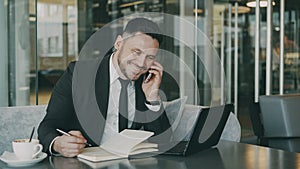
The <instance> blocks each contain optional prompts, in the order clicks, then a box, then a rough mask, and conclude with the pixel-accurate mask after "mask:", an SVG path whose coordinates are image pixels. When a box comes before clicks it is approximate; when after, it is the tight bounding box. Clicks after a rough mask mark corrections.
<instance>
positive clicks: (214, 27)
mask: <svg viewBox="0 0 300 169" xmlns="http://www.w3.org/2000/svg"><path fill="white" fill-rule="evenodd" d="M247 2H248V1H246V0H242V1H237V2H235V1H229V0H214V1H212V0H195V1H185V0H178V1H174V0H150V1H135V0H122V1H111V0H91V1H84V0H81V1H77V0H64V1H60V0H9V1H8V0H0V23H1V24H0V38H1V39H4V41H1V42H0V50H1V51H3V52H2V53H1V54H0V55H1V57H0V60H1V62H0V69H1V71H0V79H1V81H2V82H3V83H0V94H1V95H0V104H1V106H16V105H29V104H32V105H34V104H47V102H48V100H49V97H50V94H51V90H52V88H53V86H54V85H55V83H56V82H57V80H58V79H59V77H60V76H61V75H62V73H63V72H64V70H65V68H66V66H67V65H68V64H69V62H71V61H73V60H76V59H78V56H79V53H80V52H81V49H82V48H83V46H84V45H85V43H86V41H87V40H88V39H89V38H90V37H91V35H92V34H93V33H95V32H96V31H97V30H99V29H103V28H104V25H106V24H108V23H110V22H111V21H114V20H116V19H118V18H122V17H124V16H129V15H132V14H137V13H143V12H159V13H165V14H168V15H160V16H157V17H152V19H153V20H154V21H156V22H157V23H158V24H159V25H168V27H163V26H162V29H163V31H164V32H168V33H170V34H171V35H172V36H173V37H166V38H165V40H164V43H163V44H162V49H164V50H165V51H168V52H170V53H172V54H174V56H176V57H178V59H179V60H180V61H182V62H176V63H175V62H174V63H172V64H170V63H167V64H165V65H164V66H165V67H166V69H172V71H173V72H175V73H174V76H176V78H178V79H180V82H179V84H180V86H184V87H183V89H184V90H182V91H177V90H175V89H174V88H172V85H169V84H168V85H166V86H163V87H165V88H167V89H168V92H167V95H168V98H169V99H170V100H171V99H174V98H176V97H179V96H183V95H187V96H188V97H189V98H188V103H190V104H199V105H213V104H222V103H234V104H235V107H236V109H235V113H236V114H237V116H238V118H239V120H240V123H241V125H242V128H243V136H248V135H251V134H252V131H251V130H252V129H251V122H250V118H249V113H251V112H250V111H249V107H250V105H251V104H252V103H253V102H254V93H255V87H254V79H255V45H256V44H257V42H256V41H255V35H256V33H257V32H256V29H255V28H256V20H255V19H256V15H255V8H254V7H249V6H246V3H247ZM299 8H300V5H299V2H298V1H297V0H291V1H286V2H285V12H284V39H283V41H284V85H283V87H284V90H283V91H284V93H299V89H300V78H299V75H300V74H299V73H300V71H299V40H300V35H299V29H300V26H299V25H300V15H299V11H300V9H299ZM170 15H171V16H174V17H171V18H170V17H169V16H170ZM162 16H163V17H162ZM271 18H272V29H271V30H272V40H271V48H272V49H271V59H269V60H267V53H268V52H267V46H268V45H267V42H268V37H267V30H268V26H267V22H268V17H267V8H265V7H261V8H260V15H259V23H260V27H259V33H260V36H259V68H258V70H257V72H258V73H257V74H258V76H259V89H258V90H259V95H265V94H266V87H267V86H266V73H267V68H266V65H267V63H268V62H269V63H271V65H272V66H271V85H270V88H271V94H278V93H279V91H280V90H279V89H280V85H279V84H280V83H279V79H280V71H279V70H280V69H279V68H280V64H279V60H280V59H279V56H280V51H281V49H280V36H279V32H280V30H281V29H282V28H281V27H280V19H281V18H280V1H279V0H275V1H274V5H273V11H272V17H271ZM189 25H191V26H189ZM122 27H123V23H122V24H120V25H119V28H120V29H122ZM177 36H178V37H180V38H179V39H176V38H174V37H177ZM115 37H116V33H115V32H111V36H110V38H107V39H106V42H107V44H112V43H113V42H114V40H115ZM3 42H4V44H1V43H3ZM182 63H184V65H182ZM185 70H188V71H189V73H190V74H191V77H195V78H194V79H193V80H187V77H186V76H184V74H182V72H184V71H185ZM223 73H224V74H223Z"/></svg>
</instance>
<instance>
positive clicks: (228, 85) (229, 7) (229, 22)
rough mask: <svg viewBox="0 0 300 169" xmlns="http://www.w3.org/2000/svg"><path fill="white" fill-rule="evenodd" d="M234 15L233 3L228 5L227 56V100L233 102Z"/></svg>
mask: <svg viewBox="0 0 300 169" xmlns="http://www.w3.org/2000/svg"><path fill="white" fill-rule="evenodd" d="M231 15H232V5H231V4H229V5H228V22H227V24H228V32H227V33H228V34H227V44H228V47H227V58H226V73H227V88H228V92H227V102H228V103H230V102H231V45H232V44H231V19H232V17H231Z"/></svg>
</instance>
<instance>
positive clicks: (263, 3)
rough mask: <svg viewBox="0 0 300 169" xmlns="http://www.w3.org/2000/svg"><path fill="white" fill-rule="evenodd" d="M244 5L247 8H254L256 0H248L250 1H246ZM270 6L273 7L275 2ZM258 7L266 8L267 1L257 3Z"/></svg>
mask: <svg viewBox="0 0 300 169" xmlns="http://www.w3.org/2000/svg"><path fill="white" fill-rule="evenodd" d="M246 5H247V6H249V7H252V8H254V7H256V0H250V1H248V2H247V3H246ZM272 5H273V6H274V5H275V2H274V1H273V2H272ZM259 6H260V7H267V6H268V1H267V0H260V1H259Z"/></svg>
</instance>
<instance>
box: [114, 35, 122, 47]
mask: <svg viewBox="0 0 300 169" xmlns="http://www.w3.org/2000/svg"><path fill="white" fill-rule="evenodd" d="M122 41H123V38H122V36H121V35H118V37H117V39H116V41H115V44H114V47H115V49H117V50H119V49H120V47H121V43H122Z"/></svg>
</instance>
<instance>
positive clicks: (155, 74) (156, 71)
mask: <svg viewBox="0 0 300 169" xmlns="http://www.w3.org/2000/svg"><path fill="white" fill-rule="evenodd" d="M162 75H163V66H162V65H161V64H160V63H159V62H157V61H154V62H153V64H152V66H150V68H149V70H148V73H146V75H145V77H144V82H143V84H142V88H143V91H144V93H145V96H146V99H147V101H158V100H160V98H159V95H158V91H159V87H160V84H161V80H162Z"/></svg>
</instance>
